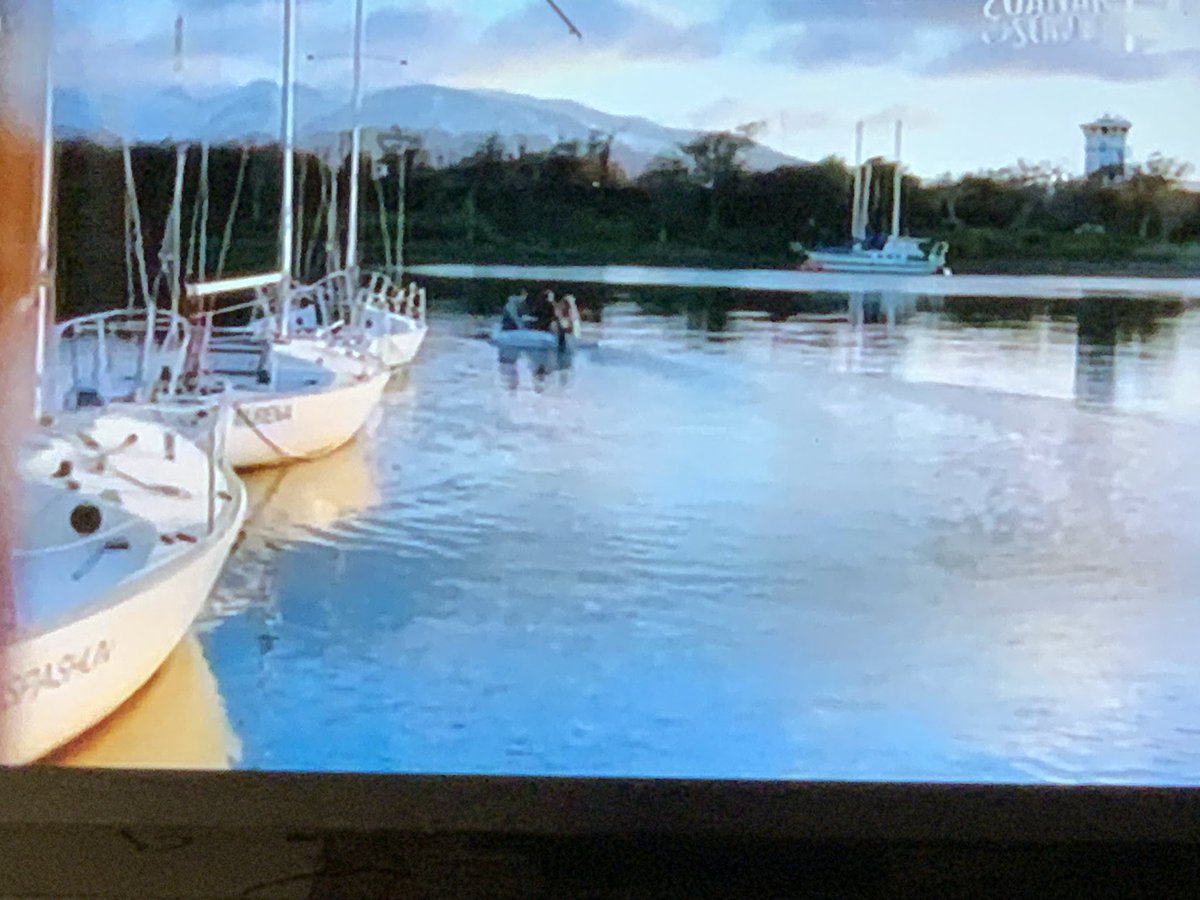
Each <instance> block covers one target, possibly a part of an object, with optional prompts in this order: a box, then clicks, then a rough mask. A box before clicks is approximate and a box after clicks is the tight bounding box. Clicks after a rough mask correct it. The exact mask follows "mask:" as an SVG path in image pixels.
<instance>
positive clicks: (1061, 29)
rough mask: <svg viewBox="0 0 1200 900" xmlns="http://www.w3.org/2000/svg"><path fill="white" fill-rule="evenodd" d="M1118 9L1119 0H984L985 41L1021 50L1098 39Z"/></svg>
mask: <svg viewBox="0 0 1200 900" xmlns="http://www.w3.org/2000/svg"><path fill="white" fill-rule="evenodd" d="M1114 8H1115V0H983V18H984V20H985V21H986V23H987V24H986V25H985V26H984V29H983V42H984V43H985V44H1007V45H1009V46H1011V47H1014V48H1017V49H1020V48H1022V47H1027V46H1029V45H1030V44H1066V43H1071V42H1079V41H1086V42H1091V41H1095V40H1098V39H1099V37H1100V21H1101V19H1103V18H1104V17H1105V16H1107V15H1108V14H1109V13H1110V12H1111V11H1112V10H1113V9H1114Z"/></svg>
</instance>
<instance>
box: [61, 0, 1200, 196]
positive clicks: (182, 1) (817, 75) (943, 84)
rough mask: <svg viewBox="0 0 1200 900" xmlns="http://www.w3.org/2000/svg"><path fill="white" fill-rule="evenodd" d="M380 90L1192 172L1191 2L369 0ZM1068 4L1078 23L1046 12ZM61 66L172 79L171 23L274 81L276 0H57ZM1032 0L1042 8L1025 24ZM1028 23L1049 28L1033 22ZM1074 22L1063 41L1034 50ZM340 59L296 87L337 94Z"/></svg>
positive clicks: (206, 56) (950, 158)
mask: <svg viewBox="0 0 1200 900" xmlns="http://www.w3.org/2000/svg"><path fill="white" fill-rule="evenodd" d="M367 2H368V9H369V27H368V39H367V40H368V53H369V54H370V55H372V56H374V57H395V58H399V57H404V58H407V59H408V60H409V65H408V67H406V68H401V67H399V66H397V65H394V64H392V63H389V62H387V61H385V60H384V59H377V60H372V61H370V62H368V65H367V72H366V75H367V80H368V87H370V88H378V87H384V86H390V85H393V84H397V83H403V82H406V81H407V82H412V81H422V82H433V83H439V84H446V85H451V86H456V87H487V88H500V89H505V90H512V91H517V92H522V93H529V94H534V95H538V96H543V97H558V98H567V99H572V100H577V101H579V102H582V103H585V104H588V105H591V106H595V107H598V108H600V109H603V110H605V111H607V112H613V113H619V114H627V115H642V116H646V117H647V118H650V119H654V120H657V121H660V122H662V123H664V124H668V125H678V126H686V127H697V128H731V127H736V126H738V125H741V124H744V123H748V122H763V123H765V128H764V129H763V131H762V140H763V141H764V142H765V143H768V144H771V145H772V146H775V147H777V148H779V149H781V150H783V151H785V152H789V153H792V154H795V155H797V156H799V157H802V158H806V159H816V158H820V157H823V156H826V155H829V154H839V155H843V156H848V155H850V154H851V153H852V150H853V125H854V122H855V121H856V120H857V119H860V118H863V119H867V120H868V122H869V123H870V127H869V130H868V147H867V149H868V151H869V152H884V151H886V150H888V149H889V147H890V141H891V125H890V120H892V119H894V118H895V117H896V116H897V115H900V116H902V117H903V118H904V119H905V121H906V124H907V127H908V136H907V139H906V144H907V147H906V154H905V155H906V158H907V160H908V162H909V163H910V165H911V166H912V168H913V169H914V170H915V171H916V172H917V173H919V174H923V175H935V174H938V173H940V172H943V171H954V172H962V171H971V170H979V169H984V168H991V167H999V166H1002V165H1005V164H1008V163H1011V162H1013V161H1015V160H1016V159H1017V158H1025V159H1029V160H1048V161H1052V162H1056V163H1060V164H1062V165H1065V166H1066V167H1067V168H1068V169H1069V170H1072V171H1074V170H1078V169H1080V168H1081V167H1082V138H1081V136H1080V132H1079V128H1078V125H1079V124H1080V123H1081V122H1083V121H1085V120H1088V119H1090V118H1092V117H1094V116H1097V115H1099V114H1101V113H1104V112H1109V111H1111V112H1114V113H1118V114H1122V115H1124V116H1125V117H1127V118H1129V119H1131V120H1132V121H1133V122H1134V129H1133V132H1132V134H1131V138H1130V142H1131V146H1132V150H1133V154H1134V156H1135V157H1144V156H1147V155H1149V153H1151V152H1152V151H1155V150H1159V151H1162V152H1165V153H1167V154H1168V155H1172V156H1177V157H1181V158H1184V159H1187V160H1191V161H1194V162H1197V163H1200V119H1198V118H1197V117H1196V116H1195V115H1194V113H1193V112H1192V111H1193V110H1194V109H1196V108H1197V106H1198V105H1200V104H1198V101H1200V0H1132V6H1131V7H1130V8H1127V0H841V2H837V3H833V2H828V0H742V2H731V0H560V5H561V6H562V7H563V8H564V9H565V10H566V11H567V12H568V14H569V15H570V16H571V17H572V18H573V19H574V20H575V21H576V23H577V24H578V25H579V27H580V29H581V30H582V31H583V33H584V36H585V37H584V40H583V41H577V40H576V39H575V38H573V37H571V36H570V35H569V34H568V32H567V30H566V28H565V27H564V26H563V24H562V23H561V22H560V21H559V20H558V19H557V18H556V17H555V16H554V14H553V13H552V12H551V10H550V9H549V8H548V7H547V6H546V5H545V3H544V2H543V0H416V2H408V0H367ZM1060 3H1064V4H1065V5H1066V7H1067V8H1068V9H1073V10H1077V13H1076V16H1077V18H1076V19H1075V20H1074V24H1070V25H1068V24H1065V23H1067V22H1068V19H1067V18H1066V17H1065V16H1062V15H1056V16H1054V18H1053V19H1052V20H1051V21H1049V22H1047V20H1046V16H1042V17H1041V18H1040V19H1039V18H1038V16H1037V15H1036V13H1037V11H1038V10H1047V9H1057V8H1058V4H1060ZM59 9H60V50H59V55H60V66H59V72H60V78H61V79H62V80H64V81H67V82H70V81H71V80H72V79H73V80H75V81H76V82H82V83H88V84H92V85H96V86H105V87H118V86H121V87H123V86H133V85H137V86H145V85H156V84H163V83H170V79H171V78H172V73H171V65H170V59H171V55H172V39H171V32H172V29H173V24H174V20H175V16H176V15H178V14H180V13H182V14H184V16H185V18H186V22H187V40H186V44H187V63H188V69H187V78H188V83H189V84H190V85H192V86H194V87H197V88H200V87H206V86H215V85H225V84H239V83H244V82H246V81H250V80H253V79H255V78H262V77H268V78H269V77H276V76H277V73H278V67H279V32H280V29H279V18H280V9H281V2H280V0H139V2H138V3H136V4H133V3H128V2H124V0H60V7H59ZM1031 11H1032V12H1033V13H1034V14H1035V15H1032V16H1031V15H1030V13H1031ZM352 16H353V4H352V2H351V0H300V43H301V50H302V53H303V54H308V53H315V54H317V55H319V56H321V57H330V56H335V55H336V54H342V53H345V52H347V51H348V49H349V46H350V28H351V21H352ZM1035 20H1037V21H1035ZM1068 27H1070V28H1072V29H1073V32H1072V33H1073V34H1074V36H1075V37H1074V39H1073V40H1070V41H1068V42H1050V43H1047V42H1044V41H1043V42H1039V43H1036V44H1035V43H1031V42H1030V40H1029V38H1030V35H1031V34H1032V33H1034V32H1035V31H1038V29H1041V31H1040V32H1039V35H1040V36H1041V37H1042V38H1043V39H1044V38H1045V37H1046V35H1047V29H1056V28H1057V29H1060V30H1063V29H1066V28H1068ZM348 77H349V63H348V61H347V60H345V59H337V58H334V59H323V60H322V61H318V62H315V63H310V62H307V61H305V62H304V64H303V67H302V70H301V79H302V80H303V81H306V82H309V83H313V84H316V85H318V86H321V87H323V88H325V89H328V90H339V89H346V85H347V81H348Z"/></svg>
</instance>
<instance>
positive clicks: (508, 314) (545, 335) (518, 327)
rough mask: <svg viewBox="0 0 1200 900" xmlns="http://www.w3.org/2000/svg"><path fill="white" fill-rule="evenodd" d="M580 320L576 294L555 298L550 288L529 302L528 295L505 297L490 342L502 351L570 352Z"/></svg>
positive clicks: (581, 329) (576, 339) (578, 331)
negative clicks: (501, 311)
mask: <svg viewBox="0 0 1200 900" xmlns="http://www.w3.org/2000/svg"><path fill="white" fill-rule="evenodd" d="M582 323H583V320H582V319H581V317H580V315H579V305H578V303H577V302H576V300H575V297H574V296H573V295H571V294H567V295H566V296H565V297H563V298H562V299H560V300H559V299H556V298H555V296H554V292H553V291H547V292H546V293H545V294H543V295H542V296H541V297H539V298H537V299H536V300H534V301H532V302H531V301H530V300H529V297H528V295H527V294H517V295H514V296H512V297H509V298H508V303H507V304H506V305H505V307H504V312H503V313H502V314H501V316H500V321H499V322H497V323H496V325H495V327H493V328H492V335H491V341H492V343H493V344H495V345H496V346H497V347H499V348H500V349H501V350H545V351H551V352H559V353H570V352H572V351H573V350H574V349H575V347H576V346H577V345H578V343H579V340H580V338H581V337H582V332H583V324H582Z"/></svg>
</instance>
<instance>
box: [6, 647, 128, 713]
mask: <svg viewBox="0 0 1200 900" xmlns="http://www.w3.org/2000/svg"><path fill="white" fill-rule="evenodd" d="M112 648H113V645H112V641H101V642H100V643H98V644H96V645H95V646H93V647H87V648H86V649H84V651H83V652H82V653H67V654H64V655H63V657H62V658H61V659H59V660H58V661H57V662H48V663H44V664H43V665H41V666H38V667H37V668H34V669H28V670H26V671H25V672H21V673H18V674H16V675H10V676H9V678H8V680H7V681H6V682H5V684H4V686H3V691H2V692H0V710H6V709H12V708H13V707H15V706H18V705H20V704H21V703H26V702H33V701H35V700H37V698H38V696H39V695H40V694H41V693H42V691H50V690H57V689H58V688H60V687H63V686H65V685H66V684H68V683H69V682H71V681H72V680H77V679H79V678H82V677H84V676H85V675H90V674H91V673H92V672H93V671H95V669H96V668H97V667H98V666H102V665H104V664H105V663H107V662H108V661H109V660H110V659H111V658H112Z"/></svg>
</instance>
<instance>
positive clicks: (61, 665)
mask: <svg viewBox="0 0 1200 900" xmlns="http://www.w3.org/2000/svg"><path fill="white" fill-rule="evenodd" d="M208 431H209V434H210V436H211V435H213V431H214V429H213V426H212V425H211V424H210V425H209V426H208ZM213 444H214V445H215V440H214V441H213ZM211 447H212V445H210V447H209V448H205V447H202V446H201V445H200V444H199V443H197V442H196V441H194V440H192V439H189V436H188V434H187V432H186V431H182V430H179V429H177V428H176V427H174V426H171V425H166V424H162V423H158V422H154V421H150V420H148V419H146V418H143V417H140V416H133V415H128V416H127V415H122V414H119V413H109V412H104V413H101V414H99V415H95V416H87V415H80V414H76V415H69V416H67V417H64V418H62V419H59V420H56V421H55V423H54V424H53V425H51V426H49V427H43V428H41V429H39V430H38V431H37V432H36V433H35V435H34V437H33V439H32V440H31V441H30V442H29V443H28V444H27V445H26V447H25V448H23V451H22V454H21V460H20V465H19V474H20V478H21V481H22V485H23V489H24V490H23V498H22V503H23V506H22V510H21V516H20V521H21V522H23V523H24V526H25V527H24V529H23V533H22V535H21V536H20V537H19V539H18V543H17V547H16V549H15V552H14V556H13V564H14V565H13V568H14V572H15V586H14V587H15V610H14V621H13V622H12V628H11V629H10V631H9V634H10V640H9V643H8V646H7V647H6V648H5V654H4V665H5V670H6V671H5V676H4V682H3V685H2V686H0V687H2V693H0V708H2V709H3V717H2V718H3V726H2V727H3V735H2V738H0V762H2V763H4V764H7V765H11V764H20V763H27V762H32V761H33V760H36V759H39V758H41V757H42V756H44V755H46V754H47V753H49V752H51V751H52V750H54V749H55V748H57V747H59V746H61V745H62V744H64V743H66V742H68V741H70V740H73V739H74V738H76V737H77V736H79V735H80V734H82V733H83V732H85V731H87V730H88V729H89V728H91V727H92V726H93V725H95V724H97V723H99V722H101V721H102V720H103V719H105V718H106V717H107V716H108V715H109V714H111V713H112V712H113V711H115V710H116V709H117V708H118V707H120V706H121V704H123V703H124V702H125V701H126V700H127V699H129V697H130V696H132V695H133V694H134V693H135V692H136V691H137V690H138V689H139V688H141V687H142V686H143V685H144V684H145V683H146V682H147V681H148V680H149V679H150V678H151V676H153V675H154V673H155V672H156V671H157V670H158V668H159V667H160V666H161V665H162V664H163V662H164V661H165V660H166V659H167V657H168V656H169V655H170V654H171V652H172V651H173V650H174V649H175V647H176V646H177V645H178V644H179V642H180V641H181V640H182V639H183V638H184V636H185V635H186V634H187V632H188V630H189V629H190V628H191V626H192V623H193V621H194V620H195V619H196V616H197V615H199V613H200V611H201V610H202V609H203V607H204V604H205V602H206V600H207V598H208V595H209V592H210V591H211V590H212V587H213V585H214V584H215V583H216V580H217V577H218V576H219V575H220V572H221V569H222V568H223V567H224V565H225V561H226V559H227V557H228V555H229V551H230V549H231V548H232V546H233V543H234V541H235V540H236V538H237V535H238V533H239V531H240V530H241V524H242V520H243V518H244V516H245V513H246V494H245V490H244V488H243V487H242V484H241V482H240V481H239V480H238V479H237V477H236V476H235V475H234V474H233V472H232V470H231V469H229V468H228V467H227V466H225V465H222V464H221V463H220V461H219V460H218V459H217V458H216V454H215V453H214V452H212V450H211Z"/></svg>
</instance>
